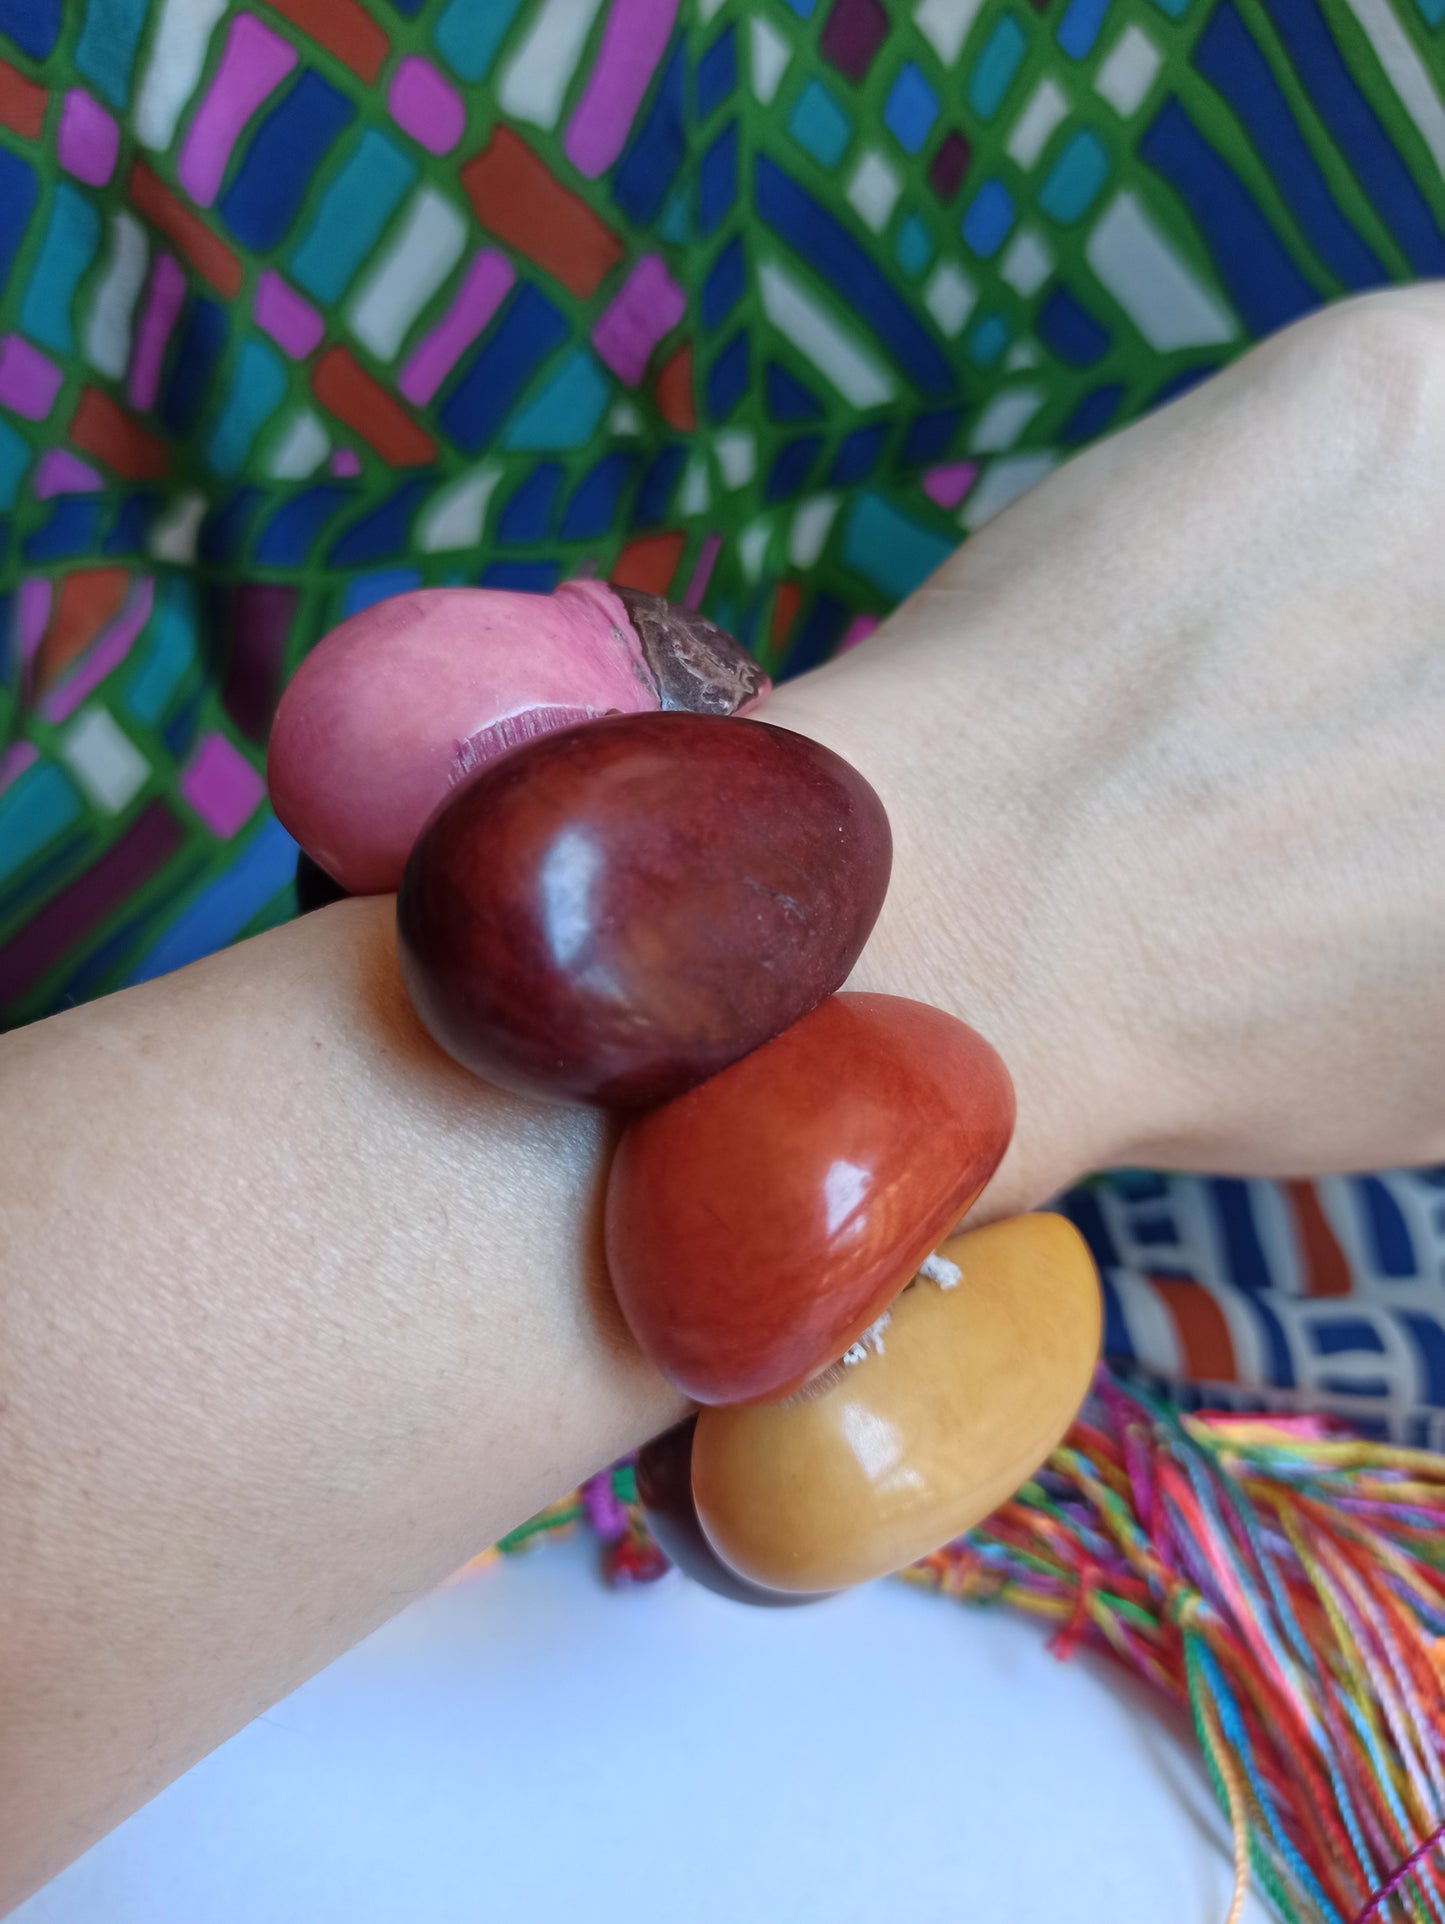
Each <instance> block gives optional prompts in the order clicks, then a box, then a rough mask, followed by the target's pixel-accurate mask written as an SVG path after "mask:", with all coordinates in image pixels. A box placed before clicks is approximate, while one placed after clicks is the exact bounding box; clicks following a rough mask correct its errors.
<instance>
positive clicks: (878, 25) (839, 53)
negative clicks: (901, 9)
mask: <svg viewBox="0 0 1445 1924" xmlns="http://www.w3.org/2000/svg"><path fill="white" fill-rule="evenodd" d="M887 33H888V15H887V14H886V13H885V12H884V10H883V7H882V5H881V4H880V0H834V4H833V11H832V12H831V13H830V14H829V15H828V18H827V20H826V21H825V22H824V25H823V31H822V33H821V34H820V35H819V38H818V51H819V53H821V54H822V56H823V58H824V59H825V60H827V61H830V62H831V63H832V65H833V66H835V67H836V68H837V69H838V71H839V73H841V74H846V75H847V76H848V78H849V79H850V80H852V81H859V80H862V79H863V77H864V76H865V75H866V74H867V72H868V69H869V68H870V67H871V66H872V65H873V56H874V54H876V53H877V51H878V49H879V48H880V47H881V46H882V45H883V42H884V39H885V37H886V36H887Z"/></svg>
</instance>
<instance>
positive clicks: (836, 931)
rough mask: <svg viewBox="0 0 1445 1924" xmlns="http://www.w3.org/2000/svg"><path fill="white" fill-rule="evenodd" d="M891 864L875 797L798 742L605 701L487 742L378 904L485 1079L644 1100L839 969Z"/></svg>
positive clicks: (454, 1045)
mask: <svg viewBox="0 0 1445 1924" xmlns="http://www.w3.org/2000/svg"><path fill="white" fill-rule="evenodd" d="M890 861H891V842H890V838H889V833H888V819H887V816H886V815H885V814H884V812H883V805H882V803H881V802H880V801H879V799H878V797H877V796H876V795H875V794H874V792H873V790H872V789H871V788H870V787H869V786H868V784H867V782H865V781H864V779H863V777H862V776H861V775H860V774H859V773H858V772H857V770H856V769H854V768H852V767H850V766H849V764H848V763H847V762H845V761H843V760H842V759H841V758H840V757H839V756H837V755H835V754H833V752H832V751H831V750H830V749H827V748H824V747H822V746H821V745H820V744H818V743H817V742H813V741H809V740H808V739H807V738H806V737H804V736H802V735H794V734H791V733H789V732H788V731H786V730H784V729H778V728H768V727H765V726H764V725H763V724H762V723H759V722H753V721H736V720H734V721H724V720H721V719H718V718H715V717H711V716H703V715H680V714H673V715H663V714H659V715H631V716H618V717H614V718H612V719H610V720H603V721H597V722H592V723H590V724H588V725H587V726H586V727H582V728H571V729H567V730H564V731H562V732H561V733H558V734H553V735H548V736H545V737H543V738H542V739H541V740H539V741H535V742H531V743H529V744H528V745H527V746H526V747H525V748H519V749H517V750H516V751H514V752H513V753H512V754H510V755H507V756H504V757H503V758H502V759H501V760H500V761H497V762H494V763H493V764H492V765H491V766H490V767H488V768H484V769H482V770H481V771H480V772H479V773H478V774H476V775H475V776H473V778H472V779H471V781H470V782H468V783H467V785H466V786H465V787H464V788H462V789H460V790H458V792H457V793H456V795H455V796H453V798H452V800H451V801H450V802H449V803H448V804H447V805H446V807H445V808H443V809H441V810H439V811H438V813H437V814H436V815H435V816H434V817H433V818H432V820H431V822H430V823H428V825H427V828H426V830H425V832H424V833H423V835H422V837H421V839H420V841H419V842H418V843H417V845H416V848H415V849H414V850H413V852H412V855H411V858H410V860H409V861H408V863H407V865H406V872H405V875H404V876H403V878H402V885H401V891H400V894H399V896H398V899H397V931H398V937H399V945H400V955H401V965H402V973H403V976H404V977H405V980H406V985H407V988H408V991H409V992H410V994H411V998H412V1001H413V1003H414V1004H415V1006H416V1009H417V1013H418V1014H419V1015H420V1016H421V1019H422V1021H423V1022H424V1023H425V1024H426V1026H427V1028H428V1029H429V1030H430V1031H431V1033H432V1035H433V1036H435V1038H436V1039H437V1041H438V1042H440V1043H441V1045H442V1047H443V1048H444V1049H446V1050H447V1051H448V1052H449V1053H450V1054H451V1055H453V1056H455V1057H456V1059H457V1061H458V1062H461V1063H462V1064H464V1065H465V1067H467V1068H469V1069H471V1070H473V1071H474V1072H475V1073H476V1074H477V1075H480V1076H484V1077H486V1079H487V1080H488V1081H491V1082H496V1083H500V1084H501V1085H502V1086H503V1087H505V1088H509V1089H514V1090H517V1091H519V1092H522V1093H525V1094H529V1095H540V1096H547V1097H552V1098H560V1099H563V1100H570V1101H580V1102H596V1103H602V1104H606V1105H608V1106H616V1107H626V1106H634V1105H641V1104H647V1103H656V1102H663V1101H666V1100H667V1099H668V1098H669V1097H671V1096H673V1095H676V1094H677V1092H678V1091H679V1090H681V1089H686V1088H689V1087H690V1086H691V1085H692V1084H694V1083H696V1082H699V1081H701V1080H702V1078H703V1077H705V1076H709V1075H712V1074H714V1073H715V1072H716V1071H717V1070H719V1069H722V1068H724V1067H725V1066H726V1065H727V1064H728V1063H731V1062H735V1061H736V1060H737V1058H738V1057H739V1056H741V1055H743V1054H745V1053H746V1052H747V1051H748V1050H750V1049H755V1048H757V1046H758V1045H759V1044H760V1043H763V1042H766V1041H767V1040H768V1038H769V1037H771V1036H774V1035H776V1034H777V1033H778V1032H779V1031H780V1030H781V1029H784V1028H786V1027H787V1025H788V1024H789V1023H791V1022H794V1021H796V1020H797V1018H798V1017H799V1016H800V1015H802V1014H803V1013H804V1012H805V1010H807V1009H810V1008H812V1006H813V1005H814V1004H815V1003H816V1002H818V1001H819V1000H820V999H821V998H822V997H823V996H825V995H827V994H828V993H829V992H830V991H831V990H832V989H835V988H836V987H837V986H838V984H839V983H840V982H841V981H842V980H843V978H844V976H846V975H847V973H848V971H849V969H850V968H852V966H853V963H854V961H855V960H856V958H857V956H858V952H859V950H860V949H861V948H862V946H863V944H864V942H865V940H866V939H867V936H868V932H869V930H870V929H871V928H872V926H873V923H874V920H875V918H876V917H877V914H878V910H879V908H880V907H881V906H882V902H883V896H884V892H885V890H886V889H887V886H888V870H889V865H890Z"/></svg>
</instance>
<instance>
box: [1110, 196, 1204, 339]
mask: <svg viewBox="0 0 1445 1924" xmlns="http://www.w3.org/2000/svg"><path fill="white" fill-rule="evenodd" d="M1084 253H1085V255H1086V257H1087V259H1088V262H1089V265H1090V267H1092V268H1093V270H1094V272H1095V273H1096V274H1097V275H1098V277H1099V279H1100V280H1101V281H1102V282H1103V283H1104V285H1105V287H1107V288H1108V290H1109V292H1110V293H1111V294H1112V295H1113V296H1114V299H1115V300H1116V301H1117V302H1118V303H1119V305H1120V307H1122V308H1123V309H1124V311H1125V313H1127V314H1128V316H1129V318H1130V320H1131V321H1133V323H1134V325H1135V326H1136V327H1137V328H1138V330H1139V332H1140V333H1141V334H1142V335H1143V336H1144V339H1145V340H1146V341H1147V342H1148V343H1149V345H1150V347H1154V348H1159V349H1160V350H1161V351H1166V352H1167V351H1168V350H1169V349H1171V348H1176V347H1216V346H1218V345H1220V344H1221V343H1222V342H1224V341H1232V340H1233V339H1234V337H1235V335H1236V334H1237V333H1238V332H1239V328H1238V325H1237V324H1236V322H1235V319H1234V316H1233V314H1232V313H1231V312H1230V311H1229V309H1228V308H1227V307H1226V306H1225V305H1224V302H1223V301H1222V300H1221V299H1220V298H1219V297H1218V296H1217V295H1216V294H1215V293H1214V292H1213V291H1212V290H1211V289H1210V288H1208V287H1206V286H1205V285H1204V283H1203V282H1202V281H1201V280H1199V278H1198V277H1197V276H1196V274H1195V273H1194V271H1193V269H1192V268H1190V267H1188V266H1186V264H1185V262H1184V260H1183V259H1182V258H1181V256H1180V255H1179V254H1177V253H1176V252H1175V250H1174V247H1173V245H1172V244H1171V242H1170V241H1168V240H1167V239H1166V238H1165V236H1164V234H1163V233H1162V232H1161V231H1160V230H1159V228H1158V227H1157V226H1156V225H1155V223H1154V220H1153V218H1152V217H1151V216H1150V215H1149V214H1148V213H1146V212H1145V210H1144V207H1143V205H1142V204H1141V203H1140V201H1139V200H1138V199H1137V197H1136V196H1135V195H1134V194H1133V193H1131V192H1129V191H1128V190H1125V191H1124V192H1123V193H1121V194H1119V195H1118V196H1116V198H1115V199H1114V201H1113V202H1112V204H1111V205H1110V206H1109V207H1107V208H1106V209H1105V210H1104V212H1103V214H1101V215H1100V217H1099V219H1098V220H1097V221H1096V222H1095V224H1094V230H1093V232H1092V233H1091V234H1090V235H1089V238H1088V240H1087V241H1086V242H1085V245H1084Z"/></svg>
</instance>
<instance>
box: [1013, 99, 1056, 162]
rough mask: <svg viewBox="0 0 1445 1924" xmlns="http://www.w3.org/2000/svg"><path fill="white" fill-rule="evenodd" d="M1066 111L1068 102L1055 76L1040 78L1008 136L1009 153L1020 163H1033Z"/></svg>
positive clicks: (1046, 144)
mask: <svg viewBox="0 0 1445 1924" xmlns="http://www.w3.org/2000/svg"><path fill="white" fill-rule="evenodd" d="M1068 111H1069V102H1068V99H1067V97H1066V95H1065V93H1064V90H1063V88H1062V87H1061V86H1060V85H1059V83H1058V82H1057V81H1056V80H1041V81H1040V82H1039V84H1038V86H1037V87H1035V88H1034V91H1033V93H1032V94H1031V95H1030V96H1029V101H1028V105H1027V106H1026V107H1025V108H1024V110H1023V112H1022V113H1021V114H1020V115H1019V117H1018V119H1017V120H1016V121H1015V122H1014V127H1013V132H1012V133H1011V134H1010V135H1009V137H1008V157H1009V159H1010V160H1016V161H1017V162H1018V164H1019V166H1020V167H1032V166H1033V164H1034V162H1035V161H1036V160H1037V159H1038V157H1039V155H1040V154H1041V153H1042V152H1043V151H1044V149H1045V147H1047V146H1048V144H1049V136H1050V134H1052V133H1053V131H1054V129H1055V127H1057V126H1058V124H1059V122H1060V121H1061V120H1062V119H1063V118H1064V116H1065V114H1067V113H1068Z"/></svg>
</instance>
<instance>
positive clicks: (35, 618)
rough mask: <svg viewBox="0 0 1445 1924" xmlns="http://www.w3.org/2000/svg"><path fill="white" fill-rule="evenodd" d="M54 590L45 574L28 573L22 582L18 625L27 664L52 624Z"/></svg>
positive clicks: (21, 647) (24, 659)
mask: <svg viewBox="0 0 1445 1924" xmlns="http://www.w3.org/2000/svg"><path fill="white" fill-rule="evenodd" d="M53 598H54V591H53V590H52V588H51V586H50V583H49V582H48V581H47V580H46V579H45V576H44V575H27V576H26V577H25V579H24V580H23V581H22V582H21V584H20V594H19V604H20V605H19V610H18V620H17V623H16V625H17V627H18V628H19V630H20V659H21V661H23V662H24V663H25V664H26V665H27V666H28V665H29V663H30V662H31V661H32V660H33V659H34V657H35V651H36V649H37V648H38V647H39V646H40V644H41V642H42V641H43V640H44V639H45V630H46V629H47V628H48V627H49V626H50V603H51V601H52V599H53Z"/></svg>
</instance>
